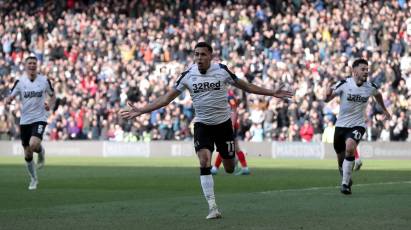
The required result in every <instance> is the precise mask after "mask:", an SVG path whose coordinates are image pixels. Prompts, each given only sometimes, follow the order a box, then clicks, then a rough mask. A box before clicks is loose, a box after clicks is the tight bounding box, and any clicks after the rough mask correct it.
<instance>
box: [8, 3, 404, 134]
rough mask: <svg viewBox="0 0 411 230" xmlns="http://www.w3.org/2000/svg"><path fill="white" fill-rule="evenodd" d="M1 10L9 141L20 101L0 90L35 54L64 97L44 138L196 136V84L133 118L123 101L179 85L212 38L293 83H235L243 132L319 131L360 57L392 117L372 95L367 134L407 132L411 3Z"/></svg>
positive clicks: (221, 48)
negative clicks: (196, 52) (273, 92)
mask: <svg viewBox="0 0 411 230" xmlns="http://www.w3.org/2000/svg"><path fill="white" fill-rule="evenodd" d="M0 12H1V13H0V38H1V47H0V81H1V84H0V99H1V101H0V139H2V140H4V139H17V138H19V127H18V125H17V124H18V122H19V117H20V112H19V109H20V104H19V103H17V102H13V103H12V104H10V105H4V104H3V102H2V99H3V98H4V96H5V95H7V93H8V92H9V89H10V88H11V86H12V85H13V83H14V81H15V80H16V79H18V77H19V76H20V75H21V74H22V73H23V70H24V67H23V61H24V58H25V57H27V56H28V55H30V54H34V55H36V56H37V58H38V60H39V71H40V72H41V73H42V74H44V75H47V76H48V78H49V79H50V80H51V81H52V82H53V85H54V88H55V92H56V94H57V98H58V100H57V105H56V106H55V108H54V109H53V111H52V112H51V114H50V117H49V120H48V123H49V125H48V126H47V130H46V133H45V137H44V139H46V140H84V139H89V140H114V141H151V140H191V139H192V126H193V124H192V122H191V121H192V119H193V117H194V116H195V114H194V110H193V107H192V102H191V99H190V96H189V94H188V92H185V93H183V94H182V95H181V96H180V97H178V98H177V99H176V100H175V101H174V102H172V103H171V104H170V105H169V106H167V107H164V108H161V109H159V110H156V111H154V112H152V113H151V114H145V115H142V116H140V117H138V118H137V119H135V120H133V121H125V120H122V119H121V118H120V117H119V114H118V111H119V109H121V108H123V107H125V106H126V101H127V100H130V101H132V102H133V103H135V104H137V105H139V106H141V105H144V104H146V103H148V102H150V101H153V100H154V99H155V98H156V97H158V96H160V95H162V94H163V93H164V91H165V90H166V89H167V88H169V87H173V85H174V83H175V81H176V79H177V78H178V76H179V74H180V73H182V72H183V71H184V70H185V69H186V68H187V67H188V66H189V65H191V64H192V62H193V58H192V51H193V47H194V45H195V44H196V43H197V42H198V41H208V42H210V43H211V44H212V46H213V48H214V55H215V61H218V62H223V63H225V64H227V65H228V66H229V68H230V69H231V70H232V71H233V72H234V73H235V74H236V75H237V76H238V77H240V78H243V79H246V80H248V81H250V82H252V83H254V84H257V85H264V86H265V87H274V86H275V85H276V84H279V83H285V84H287V87H290V88H292V89H293V90H294V91H295V96H294V97H293V99H292V100H290V101H282V100H277V99H275V98H272V97H265V96H258V95H251V94H245V93H243V92H242V91H239V90H237V89H233V90H234V92H235V94H236V96H237V98H238V101H239V110H238V111H239V117H240V129H239V132H240V137H241V139H242V140H246V141H263V140H277V141H304V142H310V141H321V135H322V133H323V131H324V130H325V129H327V128H330V126H332V125H333V123H334V122H335V119H336V115H337V114H338V108H339V107H338V106H339V105H338V104H339V103H338V100H334V101H332V102H330V103H324V101H323V99H324V96H323V95H324V89H325V86H326V85H327V84H329V83H332V82H335V81H337V80H340V79H343V78H346V77H347V76H349V75H350V74H351V73H350V64H351V63H352V61H353V60H354V59H356V58H360V57H362V58H365V59H367V60H368V61H369V63H370V77H369V78H370V79H369V80H370V81H372V82H374V83H375V84H376V85H378V87H379V90H380V92H382V95H383V98H384V101H385V103H386V105H387V107H388V109H389V111H390V112H391V113H392V115H393V118H392V120H391V121H387V122H384V121H383V120H382V115H381V110H380V108H379V107H378V106H377V105H376V103H375V102H372V103H370V104H369V106H368V108H367V114H365V116H366V118H367V124H368V128H367V132H366V134H367V135H366V136H365V138H366V139H367V140H370V141H371V140H373V141H374V140H380V141H390V140H391V141H405V140H408V141H410V138H409V137H408V136H409V135H408V134H409V133H410V132H411V110H410V106H411V49H410V45H411V42H410V41H411V39H410V37H411V19H409V18H411V2H408V3H407V2H406V1H403V0H390V1H358V0H357V1H352V0H343V1H333V0H311V1H310V0H290V1H275V0H274V1H272V0H271V1H270V0H252V1H250V0H247V1H246V0H244V1H241V0H238V1H234V0H233V1H205V0H175V1H170V0H162V1H148V0H132V1H127V0H124V1H115V0H102V1H93V0H88V1H87V0H84V1H79V0H59V1H46V0H44V1H43V0H37V1H22V0H15V1H0ZM408 24H409V26H407V25H408Z"/></svg>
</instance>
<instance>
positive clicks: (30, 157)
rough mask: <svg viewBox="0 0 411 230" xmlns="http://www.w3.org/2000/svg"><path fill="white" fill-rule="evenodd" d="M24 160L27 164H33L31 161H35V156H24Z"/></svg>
mask: <svg viewBox="0 0 411 230" xmlns="http://www.w3.org/2000/svg"><path fill="white" fill-rule="evenodd" d="M24 160H25V161H26V162H31V161H32V160H33V155H27V154H26V156H24Z"/></svg>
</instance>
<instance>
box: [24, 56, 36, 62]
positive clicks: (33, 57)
mask: <svg viewBox="0 0 411 230" xmlns="http://www.w3.org/2000/svg"><path fill="white" fill-rule="evenodd" d="M28 60H35V61H37V57H36V56H28V57H26V60H24V61H25V62H27V61H28Z"/></svg>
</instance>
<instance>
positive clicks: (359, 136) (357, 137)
mask: <svg viewBox="0 0 411 230" xmlns="http://www.w3.org/2000/svg"><path fill="white" fill-rule="evenodd" d="M352 133H353V134H354V139H356V140H360V139H361V133H360V132H358V130H354V131H353V132H352Z"/></svg>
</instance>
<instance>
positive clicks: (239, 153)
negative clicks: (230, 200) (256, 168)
mask: <svg viewBox="0 0 411 230" xmlns="http://www.w3.org/2000/svg"><path fill="white" fill-rule="evenodd" d="M235 153H236V155H237V159H238V161H239V162H240V165H241V170H240V171H239V172H238V173H237V174H236V175H250V170H249V169H248V166H247V160H246V158H245V153H244V152H243V151H242V150H241V149H240V146H239V145H238V140H237V139H235Z"/></svg>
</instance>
